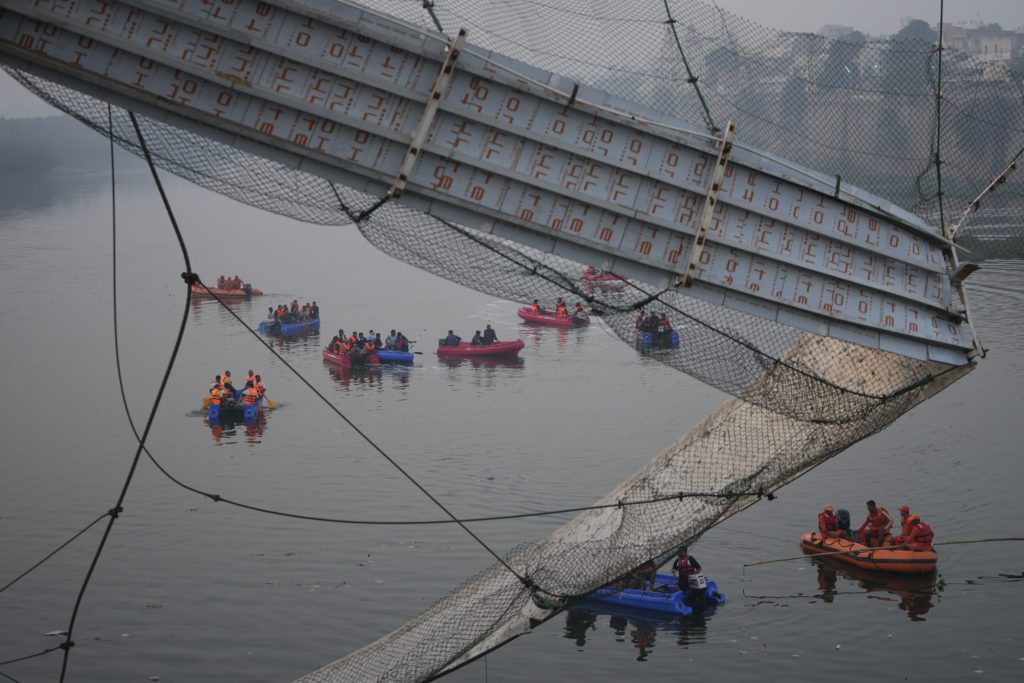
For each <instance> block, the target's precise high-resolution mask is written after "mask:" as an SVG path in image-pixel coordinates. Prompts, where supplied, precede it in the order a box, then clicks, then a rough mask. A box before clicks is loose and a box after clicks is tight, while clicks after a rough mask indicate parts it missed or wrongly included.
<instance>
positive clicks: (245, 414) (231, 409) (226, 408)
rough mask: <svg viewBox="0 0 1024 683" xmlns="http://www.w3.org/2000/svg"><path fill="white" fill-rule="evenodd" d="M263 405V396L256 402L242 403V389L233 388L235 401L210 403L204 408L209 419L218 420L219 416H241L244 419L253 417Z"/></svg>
mask: <svg viewBox="0 0 1024 683" xmlns="http://www.w3.org/2000/svg"><path fill="white" fill-rule="evenodd" d="M262 406H263V398H262V397H260V400H258V401H256V403H250V404H244V403H242V391H241V390H240V389H235V402H234V403H231V404H227V403H221V404H220V405H216V404H214V403H211V404H210V407H209V408H207V409H206V416H207V417H208V418H210V419H211V420H219V419H221V417H229V416H230V417H236V418H237V417H238V416H241V417H242V419H244V420H252V419H255V417H256V415H257V414H259V412H260V408H261V407H262Z"/></svg>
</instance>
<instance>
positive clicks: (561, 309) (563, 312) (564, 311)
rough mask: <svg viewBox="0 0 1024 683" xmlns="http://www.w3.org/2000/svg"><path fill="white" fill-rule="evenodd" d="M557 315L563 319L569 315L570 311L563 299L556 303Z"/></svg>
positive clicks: (559, 298)
mask: <svg viewBox="0 0 1024 683" xmlns="http://www.w3.org/2000/svg"><path fill="white" fill-rule="evenodd" d="M555 315H557V316H561V317H564V316H567V315H569V309H568V308H566V306H565V301H564V300H563V299H562V297H558V301H556V302H555Z"/></svg>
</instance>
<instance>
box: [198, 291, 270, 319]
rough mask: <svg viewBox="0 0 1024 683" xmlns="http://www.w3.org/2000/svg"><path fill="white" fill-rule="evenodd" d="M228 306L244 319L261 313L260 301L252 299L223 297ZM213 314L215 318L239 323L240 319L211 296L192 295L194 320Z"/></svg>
mask: <svg viewBox="0 0 1024 683" xmlns="http://www.w3.org/2000/svg"><path fill="white" fill-rule="evenodd" d="M222 301H223V302H224V304H225V305H226V306H227V308H230V309H231V311H234V312H235V313H237V314H238V317H239V318H241V319H242V320H250V319H252V317H253V316H254V315H259V313H258V312H257V311H259V310H260V307H259V306H258V302H254V301H253V300H252V299H238V298H234V299H232V298H225V299H222ZM208 316H213V317H214V319H216V320H220V321H223V322H227V323H230V324H232V325H237V324H238V321H237V320H235V317H234V316H233V315H231V312H230V311H228V310H227V309H226V308H225V307H224V306H221V305H220V303H219V302H218V301H217V300H216V299H213V298H210V297H197V296H193V297H192V320H194V321H196V322H199V321H200V320H202V319H203V318H204V317H208Z"/></svg>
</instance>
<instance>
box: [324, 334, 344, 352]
mask: <svg viewBox="0 0 1024 683" xmlns="http://www.w3.org/2000/svg"><path fill="white" fill-rule="evenodd" d="M327 351H328V352H330V353H338V354H340V353H341V342H339V341H338V335H334V336H333V337H331V343H330V344H328V345H327Z"/></svg>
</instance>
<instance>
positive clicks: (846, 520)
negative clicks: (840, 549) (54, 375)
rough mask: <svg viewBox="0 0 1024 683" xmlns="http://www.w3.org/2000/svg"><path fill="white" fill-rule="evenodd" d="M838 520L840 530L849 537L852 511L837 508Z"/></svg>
mask: <svg viewBox="0 0 1024 683" xmlns="http://www.w3.org/2000/svg"><path fill="white" fill-rule="evenodd" d="M836 520H837V521H838V522H839V530H840V531H842V532H843V534H844V535H845V536H846V537H847V538H849V537H850V511H849V510H844V509H843V508H839V509H838V510H836Z"/></svg>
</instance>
